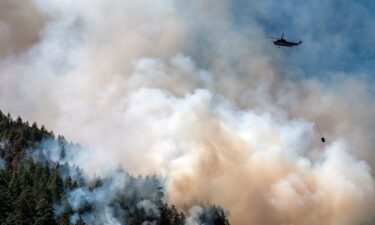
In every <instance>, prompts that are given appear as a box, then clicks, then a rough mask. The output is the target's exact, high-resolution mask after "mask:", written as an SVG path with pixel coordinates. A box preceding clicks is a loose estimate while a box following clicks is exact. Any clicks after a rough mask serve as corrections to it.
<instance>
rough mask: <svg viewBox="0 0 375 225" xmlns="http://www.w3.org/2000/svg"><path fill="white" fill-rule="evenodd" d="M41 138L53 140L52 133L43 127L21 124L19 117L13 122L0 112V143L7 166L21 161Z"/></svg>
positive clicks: (26, 123) (34, 124)
mask: <svg viewBox="0 0 375 225" xmlns="http://www.w3.org/2000/svg"><path fill="white" fill-rule="evenodd" d="M43 138H54V135H53V133H52V132H48V131H47V130H46V129H45V128H44V126H42V127H41V128H40V129H39V128H38V126H37V124H36V123H35V122H34V123H33V124H32V126H31V127H30V125H29V123H28V122H27V121H26V122H23V121H22V119H21V118H20V117H18V118H17V119H16V120H13V119H12V117H11V116H10V115H9V114H8V115H4V114H3V113H2V112H1V111H0V141H2V142H3V145H4V146H3V147H2V149H1V150H2V151H1V153H2V155H0V156H1V157H2V158H3V159H4V160H5V161H6V162H7V163H8V164H9V165H11V166H15V165H16V164H17V162H18V161H19V160H21V159H22V158H23V157H24V155H25V153H26V150H27V149H28V148H31V147H34V146H35V144H37V143H38V142H40V141H41V140H42V139H43Z"/></svg>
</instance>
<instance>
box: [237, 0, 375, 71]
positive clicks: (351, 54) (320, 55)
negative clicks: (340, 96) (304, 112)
mask: <svg viewBox="0 0 375 225" xmlns="http://www.w3.org/2000/svg"><path fill="white" fill-rule="evenodd" d="M231 12H232V19H233V22H234V24H235V26H238V29H246V27H247V24H248V23H250V22H251V21H254V20H255V21H256V23H257V24H258V25H259V26H261V27H262V28H263V29H264V32H265V33H266V34H267V35H270V36H271V35H272V36H279V35H280V34H281V33H282V32H285V36H286V38H289V39H292V40H298V39H303V41H304V43H303V45H302V46H301V47H299V48H298V49H290V50H281V51H283V52H284V54H285V56H286V57H287V58H289V59H290V61H291V62H293V64H294V65H289V67H291V68H290V69H293V67H295V68H300V69H302V70H303V71H304V75H306V76H309V77H311V76H313V77H316V76H323V77H324V76H326V75H327V74H330V73H336V72H344V73H345V74H347V75H350V74H358V73H366V74H368V75H370V76H373V72H372V71H374V69H375V64H374V63H373V62H374V59H375V2H374V1H370V0H363V1H348V0H346V1H338V0H337V1H312V0H308V1H298V0H291V1H283V2H282V3H280V1H273V0H265V1H247V0H235V1H233V2H232V11H231Z"/></svg>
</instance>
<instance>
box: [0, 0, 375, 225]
mask: <svg viewBox="0 0 375 225" xmlns="http://www.w3.org/2000/svg"><path fill="white" fill-rule="evenodd" d="M248 4H249V7H250V5H251V4H253V6H254V7H253V8H252V10H250V11H251V13H252V14H251V15H250V16H249V18H247V20H246V26H243V25H241V23H240V22H239V21H237V20H236V19H235V18H233V14H234V13H236V12H237V11H236V10H235V9H233V5H232V3H230V2H229V1H225V0H219V1H212V0H207V1H195V0H194V1H190V2H189V3H186V2H181V1H172V0H160V1H146V0H139V1H115V0H108V1H101V0H92V1H79V2H77V1H72V0H65V1H61V0H60V1H47V0H34V1H27V4H22V5H21V4H18V3H13V2H11V1H5V2H4V1H3V2H0V12H3V11H4V12H7V13H0V14H1V16H0V46H3V45H4V46H6V47H4V48H3V47H1V48H0V57H1V59H0V87H1V88H0V106H1V108H2V111H4V112H10V113H11V114H13V115H20V116H21V117H23V118H25V119H27V120H29V121H38V123H43V124H45V126H46V127H47V128H48V129H52V130H53V131H54V132H55V133H59V134H63V135H64V136H66V137H67V139H69V140H71V141H74V142H77V143H80V144H82V145H83V146H85V148H84V149H77V150H76V151H74V150H72V151H70V152H69V154H71V155H69V156H68V159H69V162H71V163H74V164H76V165H79V166H80V167H82V168H83V169H84V171H86V172H87V173H89V174H92V175H95V174H99V175H103V176H106V175H108V171H113V167H117V166H120V167H121V168H123V169H125V170H126V171H129V172H130V173H135V174H158V175H160V176H163V177H166V179H167V180H166V184H165V185H166V187H165V188H166V196H165V198H166V199H167V200H168V202H170V203H173V204H176V205H177V206H178V207H180V208H181V209H184V207H186V206H188V207H187V208H188V211H189V218H188V219H187V224H197V222H196V218H198V217H197V215H199V214H200V213H201V212H202V210H203V209H201V208H199V207H198V206H195V205H196V204H198V203H199V202H210V203H213V204H218V205H221V206H223V208H224V209H225V210H227V211H228V212H229V216H230V222H231V223H232V224H234V225H243V224H254V225H257V224H270V225H276V224H305V225H316V224H331V225H356V224H358V225H360V224H364V223H366V222H369V221H371V220H372V219H373V218H374V215H375V214H374V209H375V183H374V182H375V181H374V177H373V174H372V171H373V170H374V167H375V154H374V152H373V143H374V137H375V129H374V127H375V122H374V121H375V120H374V119H373V117H374V115H375V104H374V100H373V93H372V92H371V87H370V86H369V83H370V82H369V81H370V78H369V74H367V73H364V72H363V73H353V74H346V73H345V71H344V70H343V71H340V70H331V71H330V73H331V74H329V77H330V78H329V80H328V79H320V77H319V76H318V75H319V74H318V75H317V76H316V77H315V76H314V75H315V74H307V75H308V76H305V75H306V73H308V72H303V70H304V67H303V66H304V64H303V63H302V64H301V63H299V62H300V61H299V60H298V59H299V58H305V59H306V60H307V61H308V62H311V64H312V65H313V66H315V67H319V65H320V61H319V60H316V58H314V59H309V57H310V56H317V57H318V56H320V55H319V54H318V53H319V51H323V50H324V48H325V46H322V47H319V45H316V46H315V47H316V48H314V54H312V53H311V54H308V53H306V52H305V51H304V50H299V49H293V50H292V52H286V51H283V50H280V51H279V50H278V49H274V48H273V47H272V46H270V43H269V42H268V40H265V39H264V38H263V37H264V36H267V35H266V34H265V30H266V29H265V28H264V27H263V24H262V23H261V22H260V21H261V20H262V18H263V19H264V18H269V16H270V15H272V12H269V11H267V9H270V8H269V7H265V6H262V5H260V4H255V3H254V2H253V1H250V3H248ZM9 7H10V8H11V10H12V11H14V12H17V13H19V14H20V15H22V17H17V16H15V14H11V13H9V12H10V11H9ZM322 7H323V6H322ZM327 7H328V6H327ZM328 10H329V9H328ZM259 18H261V19H259ZM303 19H305V20H303ZM301 20H302V22H303V24H304V23H308V22H309V21H310V22H311V23H313V22H314V20H312V21H311V18H310V17H304V18H302V19H301ZM302 22H301V23H302ZM18 24H21V26H22V27H23V26H24V27H26V28H27V29H21V28H20V27H19V25H18ZM16 27H17V28H16ZM306 32H308V31H306ZM13 37H16V38H13ZM339 43H342V45H343V46H339V45H338V46H335V47H337V49H335V52H337V54H340V52H345V51H346V49H347V46H346V45H345V44H346V42H339ZM299 54H300V55H299ZM332 54H333V53H332ZM285 55H287V56H289V58H290V60H287V59H285V58H284V57H283V56H285ZM332 62H333V63H334V61H332ZM294 63H295V64H296V65H297V66H292V65H291V64H294ZM309 66H311V65H309ZM301 71H302V72H301ZM309 71H312V70H311V68H310V67H309ZM313 71H314V72H317V73H319V72H321V71H319V70H313ZM326 74H327V72H325V73H324V75H326ZM314 77H315V78H314ZM321 80H324V82H323V81H321ZM327 80H328V81H327ZM310 108H311V109H310ZM311 111H312V112H311ZM318 126H319V127H318ZM321 135H323V136H325V137H326V139H327V142H326V143H324V144H323V143H320V142H319V139H320V137H321ZM46 149H50V148H46ZM45 154H47V155H48V154H52V153H45ZM50 157H54V156H53V155H50ZM55 157H57V159H58V156H55ZM121 179H123V178H116V179H113V182H121ZM103 188H106V186H104V187H103ZM103 190H104V189H103ZM103 190H100V189H99V190H98V191H103ZM105 192H106V193H110V191H109V192H108V190H105ZM95 196H101V195H100V194H98V195H95ZM91 197H92V196H90V193H89V192H87V191H85V190H79V191H76V192H73V193H71V195H70V196H69V198H70V201H71V204H72V205H74V204H75V203H74V202H75V201H76V199H77V198H78V199H80V201H83V200H85V199H86V200H87V199H92V198H91ZM93 201H94V202H92V204H94V205H97V207H96V208H97V209H98V210H102V212H104V213H103V215H108V213H105V212H106V210H108V208H106V207H105V205H106V202H105V199H95V200H93ZM77 204H78V203H77ZM194 206H195V207H194ZM139 207H143V208H146V209H147V210H149V212H150V213H157V212H156V211H155V210H154V209H153V208H152V204H150V202H147V201H144V202H141V203H139ZM185 209H186V208H185ZM92 219H93V220H95V219H96V218H92ZM105 221H111V219H110V218H107V219H106V220H105ZM117 223H118V221H113V222H112V224H117Z"/></svg>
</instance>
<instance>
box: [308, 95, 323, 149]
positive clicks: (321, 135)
mask: <svg viewBox="0 0 375 225" xmlns="http://www.w3.org/2000/svg"><path fill="white" fill-rule="evenodd" d="M303 103H304V104H305V106H306V107H307V108H308V109H309V111H310V114H311V117H312V119H313V121H314V123H315V125H316V127H317V129H318V133H319V135H320V137H321V138H320V140H321V141H322V142H323V143H324V142H326V139H325V138H324V136H323V134H322V131H321V130H320V127H319V124H318V122H317V120H316V119H315V116H314V112H313V111H312V109H311V107H310V105H309V104H308V99H306V100H305V101H303Z"/></svg>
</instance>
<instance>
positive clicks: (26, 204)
mask: <svg viewBox="0 0 375 225" xmlns="http://www.w3.org/2000/svg"><path fill="white" fill-rule="evenodd" d="M51 145H53V146H54V147H55V149H56V147H57V149H58V152H59V157H60V158H61V159H64V157H65V154H66V151H67V149H70V148H72V147H73V146H75V145H73V144H71V143H68V142H67V141H66V140H65V138H64V137H62V136H58V137H57V138H56V137H55V135H54V134H53V132H50V131H47V130H46V129H45V128H44V126H41V127H38V125H37V124H36V123H35V122H34V123H33V124H32V125H30V124H29V123H28V122H24V121H22V119H21V118H20V117H18V118H17V119H15V120H14V119H12V117H11V116H10V115H9V114H8V115H4V114H3V113H2V112H1V111H0V156H1V164H0V166H1V168H0V225H30V224H37V225H47V224H48V225H54V224H56V225H57V224H61V225H69V224H127V225H141V224H144V225H146V224H155V225H183V224H185V222H186V217H187V216H186V215H185V213H186V212H185V213H184V212H181V211H179V210H177V209H176V207H175V206H174V205H170V204H168V203H166V202H165V201H164V200H163V197H164V190H163V187H162V183H161V181H160V178H159V177H157V176H156V175H150V176H146V177H142V176H132V175H129V174H128V173H126V172H125V171H123V170H121V169H118V170H117V171H116V173H114V174H115V175H113V176H110V177H105V178H100V177H97V178H95V179H94V180H87V179H86V178H85V177H84V176H83V175H82V171H81V170H80V168H79V167H76V166H73V165H69V163H66V161H63V160H62V161H61V162H64V163H61V162H53V161H51V160H49V159H48V156H46V155H45V154H46V153H45V152H46V151H47V153H48V151H49V148H48V146H51ZM78 166H79V165H78ZM119 179H120V180H125V181H124V182H122V183H121V184H122V185H120V186H119V185H118V180H119ZM200 207H201V209H202V212H201V213H200V214H199V217H198V219H199V221H200V223H202V224H207V225H229V222H228V219H227V217H226V214H225V213H224V210H223V209H222V208H221V207H219V206H215V205H205V204H200ZM104 221H105V222H104ZM111 221H112V222H111Z"/></svg>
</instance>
